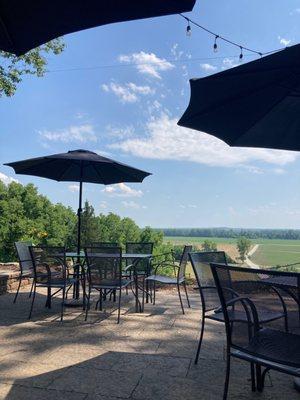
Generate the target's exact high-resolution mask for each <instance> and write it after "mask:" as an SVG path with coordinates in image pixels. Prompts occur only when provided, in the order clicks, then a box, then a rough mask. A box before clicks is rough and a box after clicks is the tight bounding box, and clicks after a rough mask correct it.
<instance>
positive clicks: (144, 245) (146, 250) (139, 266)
mask: <svg viewBox="0 0 300 400" xmlns="http://www.w3.org/2000/svg"><path fill="white" fill-rule="evenodd" d="M153 246H154V243H152V242H127V243H126V253H128V254H152V253H153ZM133 262H135V260H134V259H129V258H128V259H126V265H130V264H132V263H133ZM135 269H136V271H143V272H145V271H146V272H149V273H150V271H149V270H150V269H151V262H150V260H149V259H146V260H139V261H138V262H135Z"/></svg>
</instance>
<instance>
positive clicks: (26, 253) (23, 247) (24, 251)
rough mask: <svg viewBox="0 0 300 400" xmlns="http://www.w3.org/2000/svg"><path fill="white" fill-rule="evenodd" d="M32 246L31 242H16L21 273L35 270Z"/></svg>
mask: <svg viewBox="0 0 300 400" xmlns="http://www.w3.org/2000/svg"><path fill="white" fill-rule="evenodd" d="M30 246H32V243H31V242H15V248H16V251H17V255H18V260H19V265H20V271H21V274H24V273H28V272H29V273H32V272H33V265H32V258H31V254H30V250H29V247H30Z"/></svg>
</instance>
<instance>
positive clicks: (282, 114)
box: [178, 44, 300, 151]
mask: <svg viewBox="0 0 300 400" xmlns="http://www.w3.org/2000/svg"><path fill="white" fill-rule="evenodd" d="M190 85H191V99H190V104H189V106H188V108H187V110H186V111H185V113H184V114H183V116H182V117H181V119H180V121H179V122H178V125H180V126H184V127H188V128H192V129H196V130H199V131H203V132H206V133H209V134H211V135H214V136H216V137H217V138H219V139H221V140H223V141H224V142H226V143H227V144H229V145H230V146H238V147H263V148H273V149H283V150H297V151H299V150H300V45H299V44H298V45H295V46H292V47H289V48H287V49H285V50H282V51H279V52H277V53H274V54H272V55H269V56H266V57H264V58H261V59H258V60H255V61H252V62H249V63H246V64H243V65H241V66H239V67H235V68H232V69H229V70H226V71H223V72H220V73H217V74H214V75H211V76H208V77H205V78H202V79H191V80H190Z"/></svg>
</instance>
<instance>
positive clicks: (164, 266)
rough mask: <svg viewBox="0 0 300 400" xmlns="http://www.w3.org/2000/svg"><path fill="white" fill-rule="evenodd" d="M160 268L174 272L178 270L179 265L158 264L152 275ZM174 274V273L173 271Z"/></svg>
mask: <svg viewBox="0 0 300 400" xmlns="http://www.w3.org/2000/svg"><path fill="white" fill-rule="evenodd" d="M160 268H173V269H174V270H175V268H177V269H179V268H180V267H179V265H176V264H175V263H174V264H172V263H166V262H162V263H160V264H158V265H157V266H156V267H155V268H154V275H156V273H157V271H158V269H160ZM174 272H175V271H174Z"/></svg>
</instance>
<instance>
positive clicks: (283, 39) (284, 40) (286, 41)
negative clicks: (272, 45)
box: [278, 36, 291, 46]
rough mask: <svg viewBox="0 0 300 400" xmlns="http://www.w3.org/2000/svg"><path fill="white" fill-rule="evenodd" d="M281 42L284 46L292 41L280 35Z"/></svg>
mask: <svg viewBox="0 0 300 400" xmlns="http://www.w3.org/2000/svg"><path fill="white" fill-rule="evenodd" d="M278 40H279V43H280V44H282V45H283V46H288V45H289V44H290V43H291V39H286V38H283V37H281V36H278Z"/></svg>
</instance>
